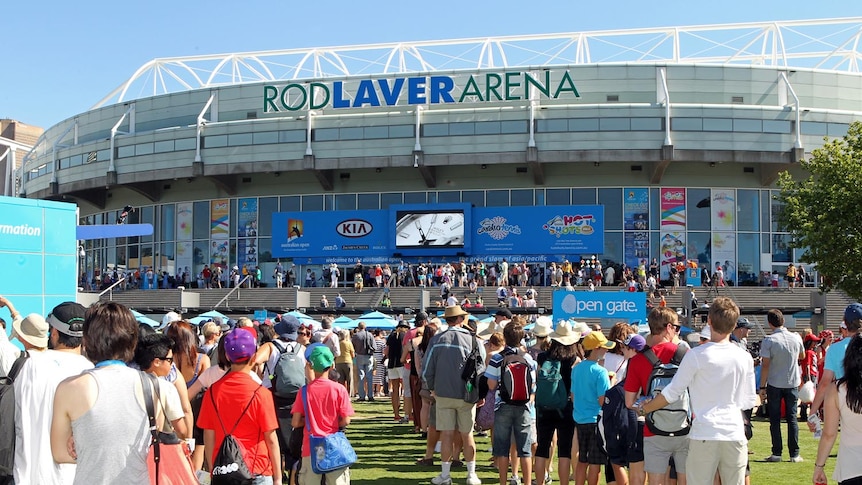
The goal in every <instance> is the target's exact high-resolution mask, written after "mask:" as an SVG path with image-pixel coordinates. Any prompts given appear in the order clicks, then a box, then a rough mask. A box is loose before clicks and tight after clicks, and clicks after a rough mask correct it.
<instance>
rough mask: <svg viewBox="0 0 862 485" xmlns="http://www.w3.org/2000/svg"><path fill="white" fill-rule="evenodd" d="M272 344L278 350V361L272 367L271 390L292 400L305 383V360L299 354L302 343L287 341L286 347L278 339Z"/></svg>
mask: <svg viewBox="0 0 862 485" xmlns="http://www.w3.org/2000/svg"><path fill="white" fill-rule="evenodd" d="M272 345H273V346H275V348H276V349H277V350H278V352H279V356H278V361H276V363H275V368H274V369H272V373H271V381H270V382H271V383H272V391H273V394H275V395H276V396H278V397H281V398H284V399H287V400H288V401H293V400H295V399H296V395H297V393H299V389H300V388H302V386H304V385H305V360H304V359H303V358H302V355H300V351H301V350H302V345H301V344H299V343H298V342H288V344H287V347H283V343H282V342H279V341H278V339H276V340H273V341H272Z"/></svg>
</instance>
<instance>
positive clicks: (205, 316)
mask: <svg viewBox="0 0 862 485" xmlns="http://www.w3.org/2000/svg"><path fill="white" fill-rule="evenodd" d="M216 317H218V318H221V320H222V321H223V322H227V321H228V320H229V318H228V317H227V316H226V315H224V314H223V313H221V312H217V311H215V310H210V311H208V312H205V313H201V314H200V315H198V316H196V317H194V318H189V319H188V320H189V322H190V323H192V324H194V325H200V324H202V323H204V322H208V321H210V320H212V319H213V318H216Z"/></svg>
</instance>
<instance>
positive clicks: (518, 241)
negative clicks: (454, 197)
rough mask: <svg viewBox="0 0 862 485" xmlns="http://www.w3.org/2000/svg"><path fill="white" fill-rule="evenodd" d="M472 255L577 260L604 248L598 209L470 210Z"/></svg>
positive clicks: (602, 217)
mask: <svg viewBox="0 0 862 485" xmlns="http://www.w3.org/2000/svg"><path fill="white" fill-rule="evenodd" d="M473 220H474V221H475V223H474V229H473V231H474V232H473V234H474V238H473V251H472V254H475V255H506V254H557V255H561V256H564V257H569V258H573V257H574V258H579V257H580V256H581V255H583V254H588V253H592V254H601V253H603V252H604V247H605V224H604V220H605V210H604V206H601V205H574V206H547V207H483V208H476V209H473Z"/></svg>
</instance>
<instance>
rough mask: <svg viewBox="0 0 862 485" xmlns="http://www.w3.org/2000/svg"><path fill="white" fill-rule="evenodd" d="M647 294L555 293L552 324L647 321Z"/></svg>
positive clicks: (617, 292)
mask: <svg viewBox="0 0 862 485" xmlns="http://www.w3.org/2000/svg"><path fill="white" fill-rule="evenodd" d="M646 314H647V312H646V293H643V292H628V291H566V290H557V291H555V292H554V320H565V319H569V318H573V319H575V320H577V319H579V318H613V319H616V320H617V321H626V320H628V321H632V320H644V319H646Z"/></svg>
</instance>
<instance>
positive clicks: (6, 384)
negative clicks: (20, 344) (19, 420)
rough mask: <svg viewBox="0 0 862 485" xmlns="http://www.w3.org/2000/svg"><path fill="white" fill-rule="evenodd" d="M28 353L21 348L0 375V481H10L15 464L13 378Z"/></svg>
mask: <svg viewBox="0 0 862 485" xmlns="http://www.w3.org/2000/svg"><path fill="white" fill-rule="evenodd" d="M28 358H30V354H28V353H27V352H26V351H24V350H22V351H21V355H20V356H18V358H17V359H15V363H14V364H12V368H11V369H9V374H8V375H6V376H5V377H0V483H12V468H13V466H14V464H15V387H14V386H13V384H15V378H16V377H18V373H19V372H21V368H22V367H24V363H25V362H26V361H27V359H28Z"/></svg>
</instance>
